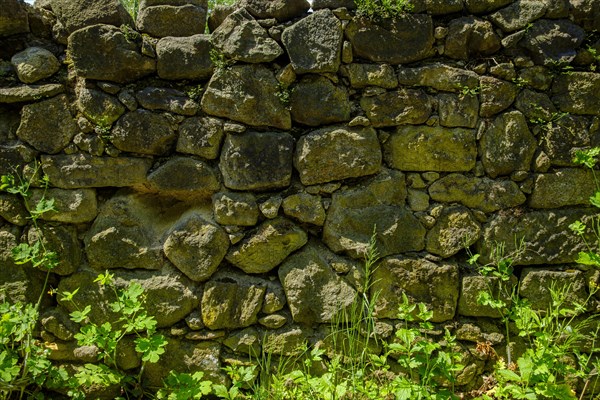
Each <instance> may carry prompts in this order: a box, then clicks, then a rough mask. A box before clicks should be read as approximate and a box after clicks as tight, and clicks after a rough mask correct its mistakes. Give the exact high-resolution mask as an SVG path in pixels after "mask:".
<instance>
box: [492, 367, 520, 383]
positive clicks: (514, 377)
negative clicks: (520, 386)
mask: <svg viewBox="0 0 600 400" xmlns="http://www.w3.org/2000/svg"><path fill="white" fill-rule="evenodd" d="M496 374H497V375H499V376H500V377H501V378H502V380H503V381H506V382H520V381H521V377H520V376H519V375H518V374H517V373H515V372H513V371H511V370H509V369H498V370H496Z"/></svg>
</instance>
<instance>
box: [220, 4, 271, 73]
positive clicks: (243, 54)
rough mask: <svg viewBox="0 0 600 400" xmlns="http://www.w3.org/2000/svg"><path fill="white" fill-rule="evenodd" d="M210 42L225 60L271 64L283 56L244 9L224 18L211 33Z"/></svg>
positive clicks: (265, 32) (264, 31)
mask: <svg viewBox="0 0 600 400" xmlns="http://www.w3.org/2000/svg"><path fill="white" fill-rule="evenodd" d="M211 42H212V44H213V45H214V46H215V47H216V48H217V49H219V50H220V51H221V52H222V53H223V55H225V56H226V57H227V58H230V59H232V60H238V61H242V62H248V63H261V62H271V61H273V60H274V59H276V58H277V57H279V56H280V55H281V54H283V49H282V48H281V46H279V44H277V42H276V41H275V40H273V39H272V38H271V37H270V36H269V33H268V32H267V31H266V30H265V28H263V27H262V26H260V24H259V23H258V22H256V20H255V19H254V18H253V17H252V16H251V15H250V14H249V13H248V11H246V9H244V8H240V9H238V10H236V11H235V12H233V13H231V14H229V15H228V16H227V18H225V20H224V21H223V22H222V23H221V24H220V25H219V27H218V28H217V29H215V31H214V32H213V33H212V37H211Z"/></svg>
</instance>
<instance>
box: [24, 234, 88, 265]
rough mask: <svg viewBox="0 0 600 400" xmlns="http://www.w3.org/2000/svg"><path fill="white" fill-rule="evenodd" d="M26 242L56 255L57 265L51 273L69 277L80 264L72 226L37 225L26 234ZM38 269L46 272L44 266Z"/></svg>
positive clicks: (79, 246)
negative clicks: (40, 245)
mask: <svg viewBox="0 0 600 400" xmlns="http://www.w3.org/2000/svg"><path fill="white" fill-rule="evenodd" d="M27 241H28V242H29V244H30V245H34V244H35V243H37V242H40V243H42V245H43V246H44V248H45V249H46V250H48V251H53V252H54V253H56V257H57V258H56V261H57V264H56V266H55V267H54V268H52V270H51V271H52V273H55V274H57V275H62V276H65V275H71V274H72V273H74V272H75V271H77V269H78V268H79V265H80V264H81V259H82V252H81V245H80V244H79V239H78V238H77V228H76V227H75V226H73V225H50V224H38V226H37V228H33V227H32V228H31V229H29V231H28V232H27ZM39 268H40V269H41V270H43V271H44V272H45V271H46V268H45V267H44V265H42V266H40V267H39Z"/></svg>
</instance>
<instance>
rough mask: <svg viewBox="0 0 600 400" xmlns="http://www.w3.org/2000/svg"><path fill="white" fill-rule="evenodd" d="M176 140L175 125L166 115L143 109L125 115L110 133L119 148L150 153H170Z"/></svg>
mask: <svg viewBox="0 0 600 400" xmlns="http://www.w3.org/2000/svg"><path fill="white" fill-rule="evenodd" d="M176 140H177V136H176V132H175V126H174V124H173V123H172V121H171V120H170V119H169V118H168V117H167V116H166V115H162V114H156V113H153V112H150V111H147V110H142V109H138V110H135V111H132V112H129V113H126V114H125V115H123V116H122V117H121V118H120V119H119V120H118V121H117V123H116V124H115V126H114V128H113V129H112V132H111V134H110V141H111V143H112V144H113V145H114V146H115V147H116V148H117V149H119V150H122V151H127V152H132V153H139V154H148V155H164V154H166V153H168V152H169V151H170V150H171V148H172V147H173V146H174V144H175V141H176Z"/></svg>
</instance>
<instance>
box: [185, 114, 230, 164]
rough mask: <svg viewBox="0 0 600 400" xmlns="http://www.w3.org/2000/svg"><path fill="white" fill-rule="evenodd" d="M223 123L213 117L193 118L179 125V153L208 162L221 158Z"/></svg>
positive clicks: (223, 134)
mask: <svg viewBox="0 0 600 400" xmlns="http://www.w3.org/2000/svg"><path fill="white" fill-rule="evenodd" d="M224 136H225V133H224V132H223V121H221V120H220V119H218V118H212V117H192V118H187V119H185V120H184V121H183V122H182V123H181V124H180V125H179V136H178V138H177V148H176V149H177V151H178V152H180V153H186V154H194V155H197V156H200V157H202V158H206V159H208V160H214V159H215V158H217V157H219V154H220V150H221V143H222V142H223V137H224Z"/></svg>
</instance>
